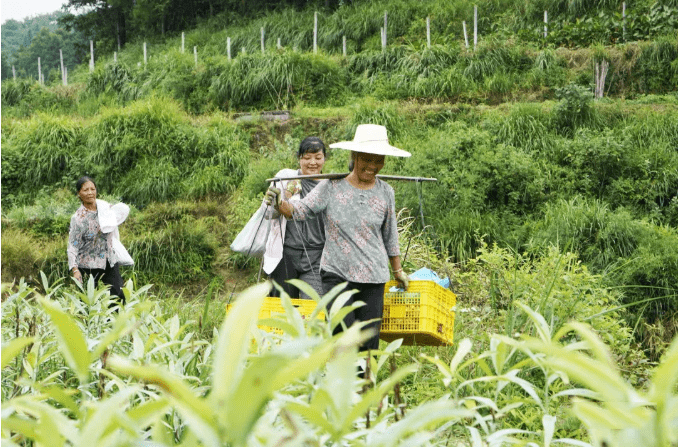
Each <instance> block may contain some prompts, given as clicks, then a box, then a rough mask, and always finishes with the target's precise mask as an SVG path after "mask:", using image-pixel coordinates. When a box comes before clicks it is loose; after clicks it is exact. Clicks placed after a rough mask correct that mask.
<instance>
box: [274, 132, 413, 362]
mask: <svg viewBox="0 0 678 447" xmlns="http://www.w3.org/2000/svg"><path fill="white" fill-rule="evenodd" d="M330 147H331V148H338V149H346V150H350V151H351V161H352V162H353V168H352V170H351V172H350V173H349V174H348V176H347V177H345V178H342V179H337V180H323V181H321V182H320V183H319V184H318V185H317V186H316V187H315V189H314V190H313V191H311V193H309V194H308V195H307V196H306V197H305V198H304V199H302V200H300V201H298V202H294V203H291V202H288V201H286V200H284V198H283V197H282V195H281V194H280V190H279V189H277V188H274V187H271V188H269V190H268V191H267V192H266V200H267V202H268V203H270V204H273V205H274V207H275V209H276V210H278V211H279V212H280V213H281V214H283V215H284V216H286V217H287V218H288V219H294V220H304V219H305V218H306V217H307V216H308V215H311V214H312V213H316V214H317V213H322V214H323V215H324V218H325V247H324V249H323V253H322V258H321V261H320V269H321V271H322V274H321V276H322V282H323V292H324V293H327V292H329V291H330V290H331V289H332V288H333V287H334V286H336V285H337V284H341V283H343V282H348V286H347V290H352V289H357V290H358V292H357V293H356V294H354V295H353V296H352V298H351V299H350V300H349V301H348V302H347V303H346V304H347V305H350V304H352V303H353V302H354V301H363V302H365V303H366V305H365V306H363V307H360V308H358V309H356V310H355V311H353V312H351V313H349V314H348V315H347V316H346V317H345V318H344V322H345V323H346V326H347V327H349V326H351V325H352V324H353V323H354V322H355V321H369V320H373V319H376V320H377V321H375V322H372V323H370V324H369V325H367V326H366V328H370V327H371V328H374V329H375V330H376V335H374V336H373V337H372V338H371V339H369V340H368V341H366V342H365V343H364V344H363V345H362V346H361V350H363V351H365V350H369V349H377V348H378V347H379V330H380V327H381V317H382V313H383V305H384V303H383V300H384V285H385V283H386V282H387V281H388V280H389V278H390V274H389V264H390V266H391V269H392V271H393V276H394V277H395V279H396V280H397V281H398V282H399V283H400V284H401V285H402V286H403V287H404V288H407V286H408V285H409V279H408V277H407V275H406V274H405V273H404V272H403V269H402V267H401V264H400V245H399V242H398V227H397V222H396V213H395V194H394V192H393V188H391V186H390V185H388V184H387V183H385V182H384V181H382V180H380V179H378V178H377V174H378V173H379V171H380V170H381V168H383V166H384V160H385V157H386V156H387V155H388V156H394V157H409V156H410V155H411V154H410V153H409V152H406V151H404V150H401V149H398V148H396V147H393V146H391V145H390V144H389V143H388V137H387V133H386V128H385V127H384V126H379V125H375V124H361V125H359V126H358V127H357V129H356V132H355V136H354V138H353V141H342V142H339V143H334V144H331V145H330ZM337 329H338V331H340V330H341V327H340V326H338V327H337Z"/></svg>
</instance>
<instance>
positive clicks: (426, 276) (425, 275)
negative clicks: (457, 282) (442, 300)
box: [389, 267, 450, 292]
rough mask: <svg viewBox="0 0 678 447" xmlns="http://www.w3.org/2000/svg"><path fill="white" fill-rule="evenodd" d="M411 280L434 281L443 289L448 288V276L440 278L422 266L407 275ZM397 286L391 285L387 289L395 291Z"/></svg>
mask: <svg viewBox="0 0 678 447" xmlns="http://www.w3.org/2000/svg"><path fill="white" fill-rule="evenodd" d="M409 277H410V279H411V280H415V281H435V282H436V283H437V284H438V285H439V286H441V287H444V288H445V289H449V288H450V278H440V277H439V276H438V274H437V273H436V272H434V271H433V270H431V269H428V268H426V267H422V268H420V269H419V270H417V271H416V272H414V273H412V274H411V275H409ZM398 290H400V289H398V288H397V287H395V286H393V287H391V288H390V289H389V291H390V292H397V291H398Z"/></svg>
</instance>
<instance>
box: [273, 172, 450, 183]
mask: <svg viewBox="0 0 678 447" xmlns="http://www.w3.org/2000/svg"><path fill="white" fill-rule="evenodd" d="M348 174H349V173H348V172H343V173H335V174H311V175H295V176H292V177H273V178H267V179H266V182H267V183H271V182H278V181H280V180H298V179H305V178H306V179H319V180H322V179H340V178H344V177H346V176H347V175H348ZM377 178H378V179H381V180H402V181H406V182H437V181H438V179H437V178H430V177H404V176H401V175H381V174H379V175H377Z"/></svg>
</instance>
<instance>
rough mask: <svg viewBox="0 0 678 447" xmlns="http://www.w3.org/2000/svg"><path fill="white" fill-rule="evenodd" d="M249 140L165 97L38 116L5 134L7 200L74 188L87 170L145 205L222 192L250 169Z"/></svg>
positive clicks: (104, 187) (110, 189) (101, 184)
mask: <svg viewBox="0 0 678 447" xmlns="http://www.w3.org/2000/svg"><path fill="white" fill-rule="evenodd" d="M248 143H249V140H248V137H247V136H246V135H245V134H244V133H242V132H241V131H240V130H238V129H237V128H236V127H234V126H232V125H230V124H227V123H225V122H224V121H222V120H219V119H218V118H215V119H214V120H210V121H209V122H208V123H206V127H204V128H200V127H195V126H193V125H192V124H190V123H189V122H188V121H187V119H186V116H185V114H184V113H183V112H181V111H180V110H179V108H178V107H177V106H176V105H174V104H172V103H169V104H168V102H166V101H163V100H159V99H156V100H150V101H142V102H137V103H134V104H132V105H130V106H129V107H127V108H124V109H111V110H107V111H105V112H104V113H102V115H101V116H99V117H97V118H96V119H94V120H93V121H92V122H91V123H86V124H85V125H82V124H80V123H77V122H76V121H75V120H71V119H68V118H64V117H47V116H38V117H36V118H35V119H32V120H30V121H27V122H26V123H22V124H18V125H16V126H14V127H13V129H12V132H11V135H10V136H9V137H8V138H6V139H4V144H3V146H4V147H3V149H4V150H3V157H2V169H3V182H2V189H3V199H2V200H3V204H5V205H11V204H15V203H16V204H19V203H24V202H26V201H27V200H30V198H32V197H35V196H36V194H37V193H38V191H40V190H41V189H45V188H46V189H50V188H52V189H53V188H56V187H69V188H70V187H72V185H73V183H74V182H75V180H76V179H77V178H79V177H80V176H81V175H84V174H88V175H90V176H92V177H93V178H94V179H95V181H96V182H97V186H98V188H99V191H100V192H104V193H107V194H113V195H117V196H118V197H122V198H124V200H125V201H126V202H128V203H130V204H135V205H139V206H145V205H146V204H148V203H150V202H152V201H164V200H169V199H172V198H175V197H177V196H179V195H180V194H182V193H186V192H187V193H189V194H191V195H192V196H193V197H201V196H203V195H207V194H212V193H224V192H227V191H230V190H232V189H233V188H235V186H236V185H238V184H239V183H240V181H241V179H242V178H243V177H244V175H245V170H246V166H247V162H248V159H249V153H248V151H249V147H248ZM207 167H211V168H210V169H208V170H206V168H207Z"/></svg>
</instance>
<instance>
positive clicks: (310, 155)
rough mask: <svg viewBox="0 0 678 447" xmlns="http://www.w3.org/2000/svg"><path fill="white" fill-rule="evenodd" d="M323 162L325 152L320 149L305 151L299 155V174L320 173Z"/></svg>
mask: <svg viewBox="0 0 678 447" xmlns="http://www.w3.org/2000/svg"><path fill="white" fill-rule="evenodd" d="M324 164H325V154H323V152H322V151H318V152H306V153H305V154H304V155H302V156H301V157H299V167H300V168H301V175H315V174H320V173H321V172H322V170H323V165H324Z"/></svg>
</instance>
